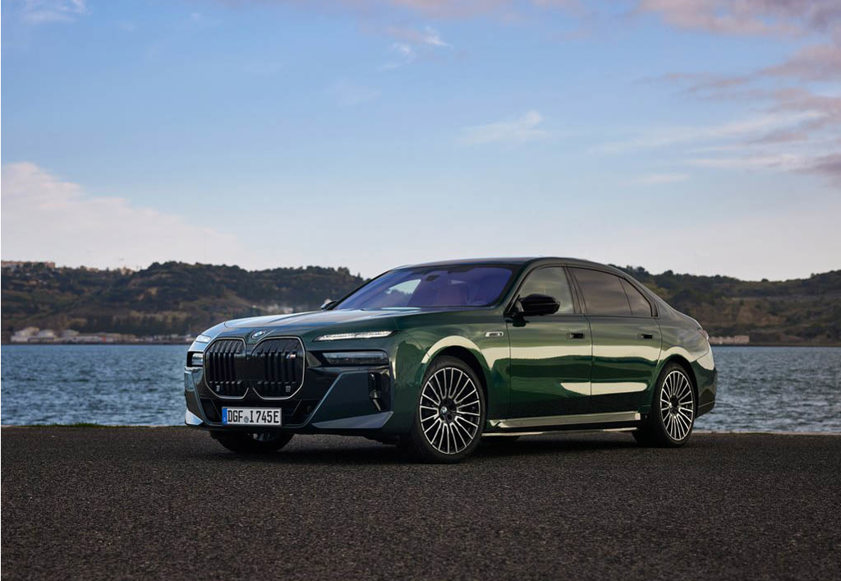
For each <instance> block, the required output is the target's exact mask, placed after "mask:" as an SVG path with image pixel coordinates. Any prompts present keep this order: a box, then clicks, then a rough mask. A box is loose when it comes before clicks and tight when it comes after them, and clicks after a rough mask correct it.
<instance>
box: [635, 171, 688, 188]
mask: <svg viewBox="0 0 841 581" xmlns="http://www.w3.org/2000/svg"><path fill="white" fill-rule="evenodd" d="M688 179H689V174H685V173H652V174H647V175H644V176H640V177H638V178H636V179H633V180H631V183H632V184H638V185H644V186H653V185H658V184H674V183H677V182H685V181H686V180H688Z"/></svg>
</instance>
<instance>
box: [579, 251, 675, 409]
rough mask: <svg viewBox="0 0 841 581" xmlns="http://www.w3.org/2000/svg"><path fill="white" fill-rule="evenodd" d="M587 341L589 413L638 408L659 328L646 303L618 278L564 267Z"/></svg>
mask: <svg viewBox="0 0 841 581" xmlns="http://www.w3.org/2000/svg"><path fill="white" fill-rule="evenodd" d="M570 271H571V273H572V274H573V276H574V278H575V281H576V284H577V285H578V289H579V291H580V292H581V295H582V298H583V303H584V309H585V312H586V314H587V318H588V319H589V322H590V332H591V333H592V337H593V367H592V371H591V376H590V381H591V385H590V390H591V394H592V396H591V409H592V411H593V412H594V413H599V412H618V411H632V410H636V409H638V408H639V407H640V405H641V404H642V403H644V402H643V400H644V398H645V397H647V396H646V393H648V392H646V389H647V388H648V386H649V385H650V384H651V382H652V381H653V379H654V377H653V375H654V372H655V370H656V367H657V362H658V360H659V358H660V343H661V341H660V325H659V324H658V322H657V319H656V318H655V317H654V314H655V313H654V310H653V308H652V305H651V304H650V303H649V302H648V299H646V298H645V296H644V295H643V294H642V293H641V292H640V291H639V290H637V289H636V288H635V286H634V284H633V283H631V282H630V281H629V280H626V279H625V278H623V277H620V276H617V275H615V274H611V273H609V272H605V271H602V270H595V269H590V268H578V267H576V268H570Z"/></svg>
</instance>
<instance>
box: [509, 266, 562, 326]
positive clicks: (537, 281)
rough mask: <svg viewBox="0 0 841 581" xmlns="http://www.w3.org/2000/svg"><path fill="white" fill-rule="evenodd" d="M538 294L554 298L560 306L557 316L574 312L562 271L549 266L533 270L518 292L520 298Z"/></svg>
mask: <svg viewBox="0 0 841 581" xmlns="http://www.w3.org/2000/svg"><path fill="white" fill-rule="evenodd" d="M533 294H539V295H546V296H550V297H552V298H554V299H555V300H556V301H558V303H559V304H560V305H561V306H560V308H558V311H557V314H560V315H563V314H569V313H572V312H574V311H575V308H574V307H573V304H572V292H571V291H570V290H569V281H568V280H567V275H566V272H564V269H563V268H561V267H557V266H549V267H547V268H541V269H538V270H535V271H534V272H532V273H531V274H529V276H528V278H527V279H526V282H524V283H523V288H522V289H521V290H520V297H527V296H529V295H533Z"/></svg>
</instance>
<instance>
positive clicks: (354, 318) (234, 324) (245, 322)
mask: <svg viewBox="0 0 841 581" xmlns="http://www.w3.org/2000/svg"><path fill="white" fill-rule="evenodd" d="M418 312H420V311H419V310H417V309H409V310H403V309H401V310H393V309H389V310H378V311H352V310H339V311H310V312H306V313H292V314H290V315H268V316H265V317H249V318H247V319H235V320H233V321H225V327H227V328H229V329H244V328H247V329H251V328H254V327H267V328H279V329H296V330H302V331H303V330H308V329H317V328H321V327H329V326H333V325H342V324H345V323H358V324H364V323H366V322H368V321H370V322H371V323H372V324H377V323H382V324H385V325H387V326H389V327H390V326H391V325H388V323H387V322H388V321H389V320H391V319H395V318H397V317H403V316H406V315H410V314H415V313H418Z"/></svg>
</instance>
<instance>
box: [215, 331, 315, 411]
mask: <svg viewBox="0 0 841 581" xmlns="http://www.w3.org/2000/svg"><path fill="white" fill-rule="evenodd" d="M204 354H205V355H204V357H205V360H204V380H205V383H206V384H207V387H208V388H209V389H210V392H211V393H212V394H213V395H215V396H216V397H218V398H221V399H227V400H232V399H243V398H245V396H246V394H247V393H248V391H249V390H252V391H253V392H254V393H255V394H257V396H258V397H260V398H261V399H266V400H277V399H288V398H290V397H292V396H294V395H295V393H297V391H298V390H299V389H301V387H302V386H303V384H304V372H305V370H306V357H305V353H304V345H303V343H302V342H301V340H300V339H299V338H297V337H266V338H265V339H262V340H261V341H260V342H259V343H257V344H256V345H255V346H254V347H253V348H251V349H250V351H249V349H248V347H247V346H246V344H245V341H243V340H242V339H239V338H229V337H221V338H219V339H216V340H214V341H213V342H211V343H210V345H208V347H207V349H206V350H205V351H204Z"/></svg>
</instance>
